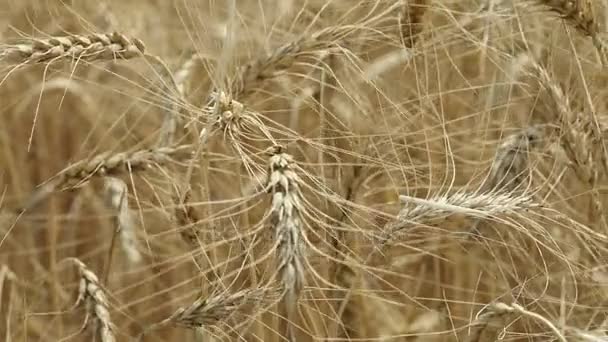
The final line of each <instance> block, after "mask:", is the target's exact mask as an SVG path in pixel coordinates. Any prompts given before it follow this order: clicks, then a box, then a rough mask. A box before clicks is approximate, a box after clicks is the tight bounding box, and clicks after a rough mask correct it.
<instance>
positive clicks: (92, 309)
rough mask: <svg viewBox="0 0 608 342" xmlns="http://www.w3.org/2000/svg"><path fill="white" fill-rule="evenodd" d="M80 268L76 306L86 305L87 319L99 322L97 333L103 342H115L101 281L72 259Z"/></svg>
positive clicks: (80, 263) (81, 263) (80, 262)
mask: <svg viewBox="0 0 608 342" xmlns="http://www.w3.org/2000/svg"><path fill="white" fill-rule="evenodd" d="M70 260H71V261H72V262H74V264H76V266H77V267H78V272H79V273H80V287H79V290H78V299H77V300H76V305H79V304H81V303H83V302H84V303H85V305H86V309H87V317H88V316H92V317H94V318H95V321H96V322H97V328H96V331H97V333H98V334H99V337H100V339H101V342H114V341H115V340H116V339H115V336H114V328H113V324H112V321H111V319H110V311H109V310H108V307H109V304H108V300H107V298H106V295H105V294H104V292H103V290H102V289H101V287H100V286H99V279H98V278H97V275H95V273H93V271H91V270H90V269H89V268H88V267H87V266H86V265H85V264H84V263H83V262H82V261H80V260H78V259H76V258H70Z"/></svg>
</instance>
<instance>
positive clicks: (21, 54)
mask: <svg viewBox="0 0 608 342" xmlns="http://www.w3.org/2000/svg"><path fill="white" fill-rule="evenodd" d="M144 52H145V46H144V44H143V42H142V41H141V40H139V39H136V38H128V37H127V36H125V35H123V34H121V33H118V32H114V33H97V34H91V35H86V36H83V35H70V36H63V37H51V38H46V39H28V40H26V41H25V42H23V43H21V44H14V45H10V44H9V45H2V46H0V59H6V60H7V61H9V62H14V63H19V64H36V63H46V62H52V61H54V60H58V59H62V58H69V59H78V60H85V61H95V60H113V59H130V58H134V57H139V56H143V54H144Z"/></svg>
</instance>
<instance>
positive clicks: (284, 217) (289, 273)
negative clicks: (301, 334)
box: [266, 146, 304, 334]
mask: <svg viewBox="0 0 608 342" xmlns="http://www.w3.org/2000/svg"><path fill="white" fill-rule="evenodd" d="M268 165H269V170H268V175H269V177H268V184H267V185H266V186H267V189H268V192H270V193H271V194H272V203H271V207H270V215H271V224H272V226H273V227H274V234H275V241H276V242H275V243H276V244H277V259H278V274H279V275H280V276H281V281H282V283H283V288H284V291H285V300H284V302H285V304H286V308H287V319H288V320H289V321H290V322H292V321H293V315H294V314H295V308H296V304H297V301H298V297H299V296H300V292H301V291H302V288H303V287H304V265H303V258H304V255H303V253H304V251H303V246H302V234H303V227H302V219H301V217H300V212H301V210H302V204H301V193H300V189H299V182H300V179H299V177H298V175H297V174H296V173H295V171H294V170H293V166H294V161H293V157H292V156H291V155H289V154H287V153H285V152H284V150H283V148H282V147H280V146H275V147H273V148H271V157H270V160H269V162H268ZM292 333H293V332H292V331H291V332H290V334H292Z"/></svg>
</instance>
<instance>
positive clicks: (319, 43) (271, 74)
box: [230, 26, 360, 99]
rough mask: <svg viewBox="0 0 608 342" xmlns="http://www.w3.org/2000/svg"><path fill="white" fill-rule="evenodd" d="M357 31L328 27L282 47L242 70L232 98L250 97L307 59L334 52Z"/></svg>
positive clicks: (236, 78)
mask: <svg viewBox="0 0 608 342" xmlns="http://www.w3.org/2000/svg"><path fill="white" fill-rule="evenodd" d="M358 29H360V27H357V26H334V27H328V28H325V29H323V30H320V31H317V32H314V33H312V34H308V35H305V36H302V37H300V38H298V39H296V40H294V41H292V42H289V43H287V44H284V45H281V46H279V47H278V48H277V49H275V50H273V51H272V52H271V53H270V54H269V55H267V56H264V57H262V58H259V59H257V60H254V61H253V62H251V63H249V64H246V65H245V66H243V67H241V68H240V70H239V71H238V72H237V76H236V77H235V79H234V81H233V82H232V85H231V87H230V90H231V93H232V96H234V97H235V98H236V99H240V98H242V97H244V96H247V95H248V94H250V93H251V92H252V91H253V90H254V89H255V87H256V85H258V84H260V83H263V82H265V81H267V80H270V79H273V78H276V77H278V76H280V75H282V74H283V73H284V72H285V71H286V70H287V69H289V68H290V67H292V66H293V65H295V64H296V63H297V61H298V60H301V59H302V58H304V57H309V56H313V55H314V54H317V53H319V52H322V51H330V50H335V49H336V48H338V47H339V46H340V44H341V43H343V42H344V40H345V39H347V38H348V37H349V36H350V35H352V33H353V32H355V31H356V30H358Z"/></svg>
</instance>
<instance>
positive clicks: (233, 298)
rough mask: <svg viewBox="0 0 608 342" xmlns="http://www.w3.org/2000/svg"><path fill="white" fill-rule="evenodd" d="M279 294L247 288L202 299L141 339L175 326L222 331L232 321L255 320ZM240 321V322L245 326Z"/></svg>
mask: <svg viewBox="0 0 608 342" xmlns="http://www.w3.org/2000/svg"><path fill="white" fill-rule="evenodd" d="M279 296H280V291H279V290H277V289H274V288H255V289H245V290H241V291H238V292H235V293H226V292H223V293H220V294H216V295H211V296H207V297H200V298H198V299H197V300H195V301H194V302H193V303H192V304H190V305H189V306H187V307H182V308H179V309H177V310H176V311H175V312H174V313H173V314H172V315H171V316H169V317H168V318H167V319H165V320H163V321H161V322H159V323H155V324H153V325H151V326H149V327H148V328H147V329H146V330H145V331H144V332H142V333H141V334H140V335H139V340H141V338H142V337H143V336H144V334H146V333H147V332H150V331H152V330H155V329H158V328H160V327H163V326H166V325H167V324H174V325H177V326H180V327H184V328H187V329H201V328H202V329H204V330H205V331H210V330H211V329H214V328H217V329H221V328H222V325H223V324H227V323H228V320H231V319H236V320H238V319H242V318H243V316H245V317H252V316H254V315H256V314H258V313H259V311H261V310H263V309H264V307H266V306H268V305H270V304H272V303H274V302H275V301H276V300H277V299H278V298H279ZM242 322H243V321H240V322H239V323H242Z"/></svg>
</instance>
